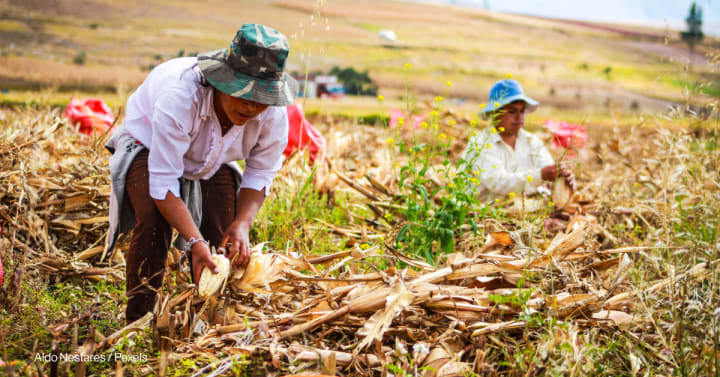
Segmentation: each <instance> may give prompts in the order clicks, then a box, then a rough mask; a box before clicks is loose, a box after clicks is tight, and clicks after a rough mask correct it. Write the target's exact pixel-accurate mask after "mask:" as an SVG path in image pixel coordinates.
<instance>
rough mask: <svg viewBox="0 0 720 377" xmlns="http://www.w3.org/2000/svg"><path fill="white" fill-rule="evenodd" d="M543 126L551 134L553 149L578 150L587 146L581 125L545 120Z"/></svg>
mask: <svg viewBox="0 0 720 377" xmlns="http://www.w3.org/2000/svg"><path fill="white" fill-rule="evenodd" d="M544 126H545V128H547V129H548V130H550V132H552V135H553V147H554V148H574V149H580V148H582V147H584V146H585V144H587V133H586V132H585V126H583V125H582V124H573V123H569V122H565V121H553V120H547V121H545V124H544Z"/></svg>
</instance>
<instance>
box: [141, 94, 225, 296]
mask: <svg viewBox="0 0 720 377" xmlns="http://www.w3.org/2000/svg"><path fill="white" fill-rule="evenodd" d="M154 106H155V108H154V111H153V118H152V143H151V145H150V147H149V149H150V152H149V155H148V174H149V178H148V179H149V183H150V197H152V198H153V200H154V202H155V205H156V206H157V208H158V210H159V211H160V214H161V215H162V216H163V217H164V218H165V220H166V221H167V222H168V224H170V226H172V227H173V228H174V229H176V230H177V231H178V233H180V235H181V236H182V237H183V238H184V239H185V240H189V239H191V238H192V237H194V238H195V239H202V234H201V233H200V230H199V229H198V228H197V226H196V225H195V223H194V222H193V219H192V216H191V215H190V211H189V210H188V208H187V206H186V205H185V203H183V201H182V199H180V182H179V181H178V178H179V177H181V176H182V175H183V171H184V164H183V157H184V155H185V153H186V152H187V151H188V149H189V147H190V129H191V128H192V124H193V120H194V117H195V112H196V111H198V109H197V104H195V103H194V102H193V101H192V97H191V94H190V93H188V92H187V91H185V90H183V88H176V87H171V88H167V89H166V90H165V91H164V92H163V93H162V94H161V95H160V96H159V97H158V99H157V100H156V102H155V105H154ZM190 252H191V258H192V262H191V263H192V266H193V272H194V274H193V279H194V281H195V282H196V283H197V282H199V281H200V276H201V274H202V270H203V268H205V267H207V268H209V269H210V270H211V271H213V273H217V272H218V268H217V266H215V264H214V263H213V262H212V260H211V259H210V257H211V254H210V248H209V246H208V245H207V244H206V243H204V242H196V243H195V244H193V246H192V249H191V251H190Z"/></svg>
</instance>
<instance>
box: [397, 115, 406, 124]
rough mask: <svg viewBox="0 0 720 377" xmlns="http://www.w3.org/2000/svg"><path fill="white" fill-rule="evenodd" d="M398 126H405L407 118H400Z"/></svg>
mask: <svg viewBox="0 0 720 377" xmlns="http://www.w3.org/2000/svg"><path fill="white" fill-rule="evenodd" d="M398 124H400V125H401V126H402V125H403V124H405V118H403V117H400V118H398Z"/></svg>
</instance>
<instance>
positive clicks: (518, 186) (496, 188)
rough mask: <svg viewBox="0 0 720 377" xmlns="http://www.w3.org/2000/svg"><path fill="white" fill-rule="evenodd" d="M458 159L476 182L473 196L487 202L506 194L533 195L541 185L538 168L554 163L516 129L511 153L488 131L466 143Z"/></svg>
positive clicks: (527, 135)
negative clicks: (460, 158) (475, 194)
mask: <svg viewBox="0 0 720 377" xmlns="http://www.w3.org/2000/svg"><path fill="white" fill-rule="evenodd" d="M462 159H463V160H464V161H466V163H467V164H468V165H466V166H469V167H470V171H471V174H473V175H475V176H477V177H478V178H479V183H478V187H477V194H479V197H480V198H481V199H487V200H489V199H493V198H497V197H502V196H505V195H507V194H509V193H510V192H515V193H516V194H519V193H521V192H525V193H526V194H533V193H536V192H537V191H538V190H537V189H538V187H540V186H541V185H542V183H543V182H542V177H541V170H542V168H543V167H545V166H548V165H552V164H554V163H555V162H554V161H553V158H552V156H551V155H550V152H549V151H548V150H547V148H546V147H545V145H544V144H543V142H542V141H540V139H538V138H537V137H536V136H534V135H532V134H530V133H528V132H527V131H525V130H523V129H520V132H519V133H518V136H517V139H516V140H515V149H513V148H511V147H510V146H509V145H507V144H506V143H505V142H504V141H503V140H502V138H501V137H500V135H499V134H498V133H493V132H492V127H487V128H485V129H484V130H482V131H480V132H478V134H477V135H475V136H473V137H472V138H471V139H470V142H469V143H468V146H467V149H465V152H463V155H462ZM528 177H530V178H528Z"/></svg>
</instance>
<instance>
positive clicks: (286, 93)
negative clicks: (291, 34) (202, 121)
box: [198, 24, 298, 106]
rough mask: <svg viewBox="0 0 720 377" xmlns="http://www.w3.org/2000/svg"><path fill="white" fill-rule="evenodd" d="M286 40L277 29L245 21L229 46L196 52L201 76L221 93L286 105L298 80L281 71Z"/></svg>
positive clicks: (285, 54) (295, 90)
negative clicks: (200, 52)
mask: <svg viewBox="0 0 720 377" xmlns="http://www.w3.org/2000/svg"><path fill="white" fill-rule="evenodd" d="M288 52H290V44H289V43H288V40H287V38H285V36H284V35H283V34H282V33H280V32H279V31H277V30H275V29H272V28H269V27H267V26H263V25H258V24H245V25H243V26H242V27H241V28H240V30H238V31H237V33H236V34H235V38H234V39H233V41H232V43H231V44H230V47H228V48H225V49H222V50H216V51H210V52H206V53H203V54H200V55H198V66H199V68H200V71H202V73H203V76H205V79H206V80H207V81H208V82H209V83H210V85H212V86H213V87H215V88H216V89H218V90H220V91H221V92H223V93H226V94H229V95H231V96H233V97H236V98H242V99H246V100H250V101H254V102H259V103H262V104H265V105H271V106H289V105H292V103H293V101H294V100H295V95H296V93H297V92H298V84H297V81H295V79H294V78H293V77H292V76H290V75H289V74H288V73H286V72H284V69H285V62H286V61H287V57H288Z"/></svg>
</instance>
